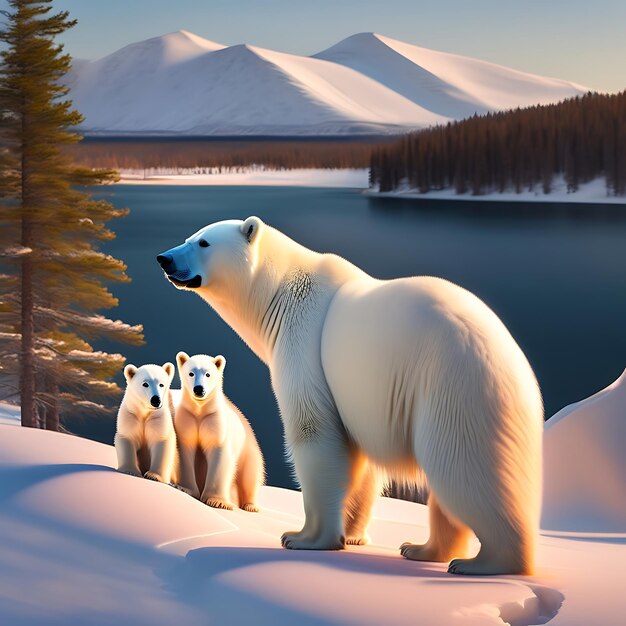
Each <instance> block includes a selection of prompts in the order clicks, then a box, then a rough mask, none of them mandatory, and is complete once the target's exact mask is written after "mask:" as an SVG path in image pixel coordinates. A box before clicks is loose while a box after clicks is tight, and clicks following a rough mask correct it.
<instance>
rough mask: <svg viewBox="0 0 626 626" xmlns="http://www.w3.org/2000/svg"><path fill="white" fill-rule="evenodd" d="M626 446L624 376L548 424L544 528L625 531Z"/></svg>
mask: <svg viewBox="0 0 626 626" xmlns="http://www.w3.org/2000/svg"><path fill="white" fill-rule="evenodd" d="M625 445H626V370H625V371H624V372H623V373H622V375H621V376H620V377H619V378H618V379H617V380H616V381H615V382H614V383H612V384H611V385H609V386H608V387H607V388H606V389H603V390H602V391H599V392H598V393H597V394H595V395H593V396H591V397H590V398H587V399H585V400H581V401H580V402H576V403H575V404H571V405H569V406H567V407H565V408H564V409H561V410H560V411H559V412H558V413H557V414H556V415H554V416H553V417H552V418H550V419H549V420H548V421H547V423H546V430H545V436H544V463H545V479H544V492H545V505H544V509H543V521H542V525H543V527H544V528H547V529H559V530H565V531H583V532H589V533H598V532H600V533H623V532H625V531H626V455H625V454H624V447H625Z"/></svg>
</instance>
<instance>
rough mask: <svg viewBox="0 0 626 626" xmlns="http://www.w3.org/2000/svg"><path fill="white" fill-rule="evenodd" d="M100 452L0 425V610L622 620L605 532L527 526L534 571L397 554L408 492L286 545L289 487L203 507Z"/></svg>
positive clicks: (97, 617)
mask: <svg viewBox="0 0 626 626" xmlns="http://www.w3.org/2000/svg"><path fill="white" fill-rule="evenodd" d="M114 465H115V452H114V450H113V448H112V447H111V446H106V445H103V444H99V443H95V442H92V441H88V440H84V439H79V438H77V437H72V436H69V435H62V434H58V433H51V432H46V431H40V430H31V429H23V428H21V427H18V426H8V425H2V426H0V623H2V624H11V625H12V626H19V625H33V624H38V625H39V624H46V625H53V626H56V625H59V626H61V625H63V626H68V625H72V624H77V625H78V624H80V625H81V626H83V625H103V626H104V625H109V624H119V623H121V624H131V623H132V624H137V625H143V624H146V625H149V626H159V625H163V626H165V625H167V626H171V624H175V623H185V624H186V625H189V626H195V625H201V624H203V625H204V624H224V623H226V624H250V623H254V624H257V625H262V624H277V623H279V624H280V623H285V624H293V623H298V624H302V625H305V626H308V625H313V624H340V623H341V624H343V623H352V624H364V625H370V624H371V625H375V624H376V625H380V624H386V625H396V624H397V625H400V624H413V625H420V624H428V625H431V626H432V625H433V624H457V623H458V624H468V625H479V624H480V625H484V624H494V625H499V626H502V625H503V624H504V623H509V624H512V625H514V626H521V625H526V624H543V623H545V622H546V621H548V620H550V619H551V618H552V621H551V622H550V623H551V624H555V625H559V624H563V625H567V626H572V625H574V624H581V625H582V624H585V625H586V626H588V625H589V624H592V623H602V624H603V625H604V626H610V625H612V624H615V625H617V624H619V623H622V620H623V615H622V610H623V589H622V581H623V574H622V571H621V570H622V568H621V563H620V561H621V559H620V556H621V557H623V556H626V544H624V543H619V541H618V540H617V539H615V538H614V537H613V538H612V539H607V541H611V542H612V543H607V542H604V541H596V542H590V541H587V540H581V539H584V538H583V537H579V536H575V535H574V536H571V537H567V538H561V537H558V536H551V537H547V536H544V537H542V539H541V542H540V543H541V545H540V554H539V561H540V571H539V573H538V576H537V577H535V578H522V577H504V576H502V577H493V578H486V579H480V580H477V579H467V578H459V577H454V576H451V575H449V574H447V573H446V567H445V565H442V564H433V563H422V564H420V563H415V562H411V561H406V560H403V559H402V558H401V557H400V556H399V554H398V549H397V548H398V546H399V545H400V543H401V542H403V541H407V540H409V541H418V542H419V541H424V540H425V539H426V537H427V533H428V530H427V511H426V508H425V507H423V506H420V505H417V504H412V503H408V502H401V501H397V500H389V499H385V498H380V499H379V501H378V502H377V504H376V510H375V520H374V523H373V528H372V531H371V535H372V538H373V544H372V545H371V546H366V547H352V548H350V549H348V550H346V551H342V552H291V551H287V550H283V549H282V548H281V547H280V544H279V536H280V534H281V533H282V532H283V531H284V530H286V529H292V528H299V527H300V525H301V523H302V518H303V512H302V499H301V496H300V494H299V493H297V492H294V491H287V490H282V489H277V488H272V487H266V488H264V489H263V491H262V495H261V506H262V512H261V513H259V514H253V513H246V512H243V511H232V512H230V511H217V510H215V509H210V508H208V507H206V506H205V505H203V504H201V503H200V502H198V501H196V500H193V499H192V498H190V497H188V496H186V495H184V494H183V493H181V492H179V491H177V490H175V489H173V488H171V487H168V486H167V485H163V484H158V483H153V482H150V481H147V480H143V479H140V478H133V477H130V476H126V475H122V474H119V473H117V472H116V471H115V470H114V469H113V467H114ZM623 541H626V536H624V539H623ZM591 587H593V591H591Z"/></svg>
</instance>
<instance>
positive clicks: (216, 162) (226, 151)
mask: <svg viewBox="0 0 626 626" xmlns="http://www.w3.org/2000/svg"><path fill="white" fill-rule="evenodd" d="M379 141H390V140H389V139H385V140H379V139H374V138H369V139H366V138H363V139H350V140H348V139H337V140H332V139H319V140H306V139H304V140H303V139H256V140H245V139H241V140H240V139H233V140H215V139H210V140H209V139H207V140H201V139H180V140H173V139H163V140H155V139H143V140H142V139H137V140H131V139H109V140H107V139H104V138H98V139H90V138H86V139H85V140H84V141H83V142H81V143H80V144H76V145H72V146H68V147H67V148H66V150H67V153H68V155H69V156H70V157H71V158H72V160H73V161H74V162H75V163H76V164H77V165H80V166H83V167H88V168H114V169H118V170H140V169H159V168H160V169H163V168H170V169H172V168H185V169H187V168H194V169H199V168H210V169H219V168H223V169H226V170H236V169H237V168H243V167H250V166H253V165H257V166H263V167H266V168H268V169H277V170H281V169H298V168H321V169H349V168H367V167H369V163H370V158H371V155H372V151H373V150H374V149H375V148H377V146H378V145H379Z"/></svg>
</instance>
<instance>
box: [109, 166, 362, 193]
mask: <svg viewBox="0 0 626 626" xmlns="http://www.w3.org/2000/svg"><path fill="white" fill-rule="evenodd" d="M120 174H121V179H120V181H119V183H117V184H120V185H189V186H192V185H194V186H195V185H207V186H229V185H238V186H246V187H248V186H276V187H329V188H331V187H332V188H350V189H365V188H366V187H367V182H368V170H367V169H341V170H339V169H337V170H324V169H293V170H264V169H251V170H247V171H242V172H222V173H220V172H217V173H212V174H194V173H190V174H168V173H164V174H160V173H149V174H148V175H146V176H144V175H143V174H141V173H134V172H130V171H126V172H124V171H122V172H120Z"/></svg>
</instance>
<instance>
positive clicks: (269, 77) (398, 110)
mask: <svg viewBox="0 0 626 626" xmlns="http://www.w3.org/2000/svg"><path fill="white" fill-rule="evenodd" d="M68 83H69V85H70V87H71V98H72V100H73V102H74V104H75V105H76V107H77V108H78V110H79V111H81V112H82V113H83V114H84V115H85V117H86V119H85V122H84V124H83V125H82V128H83V130H85V131H87V132H93V133H102V134H125V133H128V134H144V135H145V134H160V133H165V134H178V135H303V134H304V135H354V134H377V133H398V132H404V131H406V130H407V129H416V128H423V127H424V126H430V125H432V124H437V123H445V122H447V121H449V120H451V119H462V118H465V117H468V116H469V115H472V114H474V113H485V112H487V111H491V110H500V109H508V108H512V107H518V106H528V105H532V104H538V103H542V104H546V103H550V102H557V101H559V100H562V99H564V98H567V97H571V96H575V95H579V94H583V93H585V92H586V91H587V89H586V88H585V87H582V86H581V85H576V84H574V83H570V82H567V81H563V80H558V79H554V78H545V77H541V76H535V75H532V74H527V73H524V72H519V71H517V70H512V69H509V68H505V67H502V66H499V65H495V64H493V63H487V62H484V61H479V60H476V59H470V58H468V57H462V56H459V55H453V54H446V53H443V52H436V51H434V50H427V49H426V48H419V47H417V46H413V45H410V44H406V43H403V42H401V41H396V40H394V39H390V38H388V37H383V36H381V35H377V34H375V33H361V34H359V35H354V36H352V37H348V38H347V39H345V40H343V41H341V42H339V43H338V44H337V45H335V46H333V47H332V48H329V49H328V50H325V51H323V52H320V53H319V54H317V55H314V56H312V57H306V56H298V55H294V54H286V53H284V52H276V51H274V50H268V49H265V48H259V47H256V46H250V45H245V44H239V45H234V46H230V47H226V46H223V45H222V44H219V43H215V42H212V41H208V40H206V39H203V38H202V37H199V36H197V35H194V34H193V33H190V32H187V31H178V32H175V33H169V34H167V35H163V36H161V37H154V38H152V39H148V40H145V41H140V42H137V43H134V44H131V45H129V46H126V47H124V48H122V49H120V50H117V51H116V52H113V53H112V54H110V55H108V56H106V57H103V58H101V59H97V60H95V61H92V62H87V63H78V64H77V65H76V67H75V68H74V70H73V72H72V74H71V75H70V77H69V79H68Z"/></svg>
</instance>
